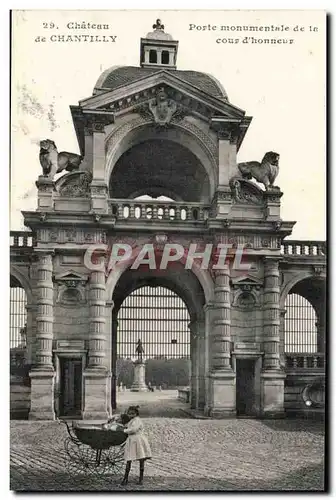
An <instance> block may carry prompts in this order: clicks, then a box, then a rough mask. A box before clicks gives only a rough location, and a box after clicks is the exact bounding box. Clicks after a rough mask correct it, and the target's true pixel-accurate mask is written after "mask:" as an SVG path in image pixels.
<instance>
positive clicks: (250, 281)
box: [231, 275, 263, 288]
mask: <svg viewBox="0 0 336 500" xmlns="http://www.w3.org/2000/svg"><path fill="white" fill-rule="evenodd" d="M231 283H232V286H237V287H239V288H244V287H247V288H248V287H255V286H257V287H260V286H262V285H263V282H262V281H261V280H259V279H257V278H255V277H254V276H249V275H248V276H237V277H236V278H232V280H231Z"/></svg>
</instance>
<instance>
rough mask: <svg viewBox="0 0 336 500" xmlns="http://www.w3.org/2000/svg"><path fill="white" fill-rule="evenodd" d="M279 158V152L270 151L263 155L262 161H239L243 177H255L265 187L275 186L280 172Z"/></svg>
mask: <svg viewBox="0 0 336 500" xmlns="http://www.w3.org/2000/svg"><path fill="white" fill-rule="evenodd" d="M279 158H280V155H279V154H278V153H274V152H273V151H269V152H268V153H266V154H265V156H264V157H263V159H262V161H261V163H260V162H259V161H247V162H243V163H238V169H239V171H240V173H241V175H242V177H243V179H252V178H254V179H255V180H256V181H257V182H260V183H261V184H263V185H264V186H265V189H266V190H267V189H269V188H270V187H273V184H274V181H275V179H276V178H277V176H278V173H279Z"/></svg>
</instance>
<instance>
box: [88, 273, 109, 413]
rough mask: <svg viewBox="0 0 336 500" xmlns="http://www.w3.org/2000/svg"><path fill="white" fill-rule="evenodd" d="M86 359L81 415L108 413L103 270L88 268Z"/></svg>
mask: <svg viewBox="0 0 336 500" xmlns="http://www.w3.org/2000/svg"><path fill="white" fill-rule="evenodd" d="M89 305H90V327H89V359H88V366H87V369H86V370H85V372H84V374H83V376H84V412H83V418H84V419H99V420H100V419H103V420H105V419H106V418H107V417H108V408H109V404H108V393H109V391H108V380H109V377H108V370H107V363H106V354H107V353H106V346H107V342H106V335H107V332H106V286H105V273H104V271H91V275H90V285H89Z"/></svg>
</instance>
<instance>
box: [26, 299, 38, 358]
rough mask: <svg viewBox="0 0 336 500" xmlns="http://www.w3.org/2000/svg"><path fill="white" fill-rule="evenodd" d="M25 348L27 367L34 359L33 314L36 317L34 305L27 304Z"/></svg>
mask: <svg viewBox="0 0 336 500" xmlns="http://www.w3.org/2000/svg"><path fill="white" fill-rule="evenodd" d="M26 311H27V340H26V341H27V347H26V359H25V362H26V364H27V365H32V364H33V359H34V349H33V346H34V343H35V338H34V337H35V332H34V314H35V315H36V305H35V304H27V305H26Z"/></svg>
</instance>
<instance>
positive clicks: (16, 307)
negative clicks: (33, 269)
mask: <svg viewBox="0 0 336 500" xmlns="http://www.w3.org/2000/svg"><path fill="white" fill-rule="evenodd" d="M26 306H27V293H26V291H25V289H24V288H23V286H22V284H21V282H20V281H19V280H18V278H17V277H15V276H13V275H10V296H9V359H10V415H11V418H15V419H22V418H23V419H26V418H27V417H28V412H29V406H30V397H29V391H30V389H29V386H30V378H29V369H30V365H29V364H28V363H30V361H29V358H30V356H29V354H28V353H27V308H26Z"/></svg>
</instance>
